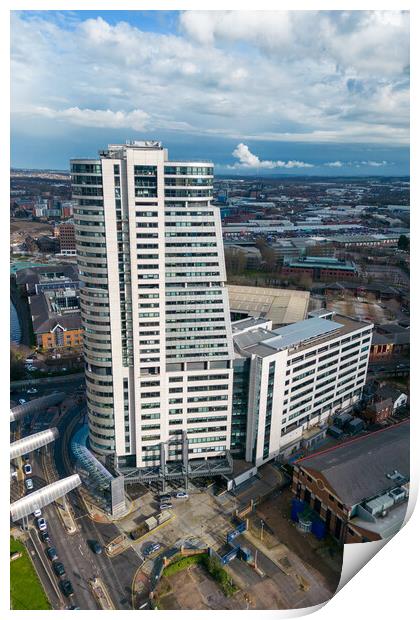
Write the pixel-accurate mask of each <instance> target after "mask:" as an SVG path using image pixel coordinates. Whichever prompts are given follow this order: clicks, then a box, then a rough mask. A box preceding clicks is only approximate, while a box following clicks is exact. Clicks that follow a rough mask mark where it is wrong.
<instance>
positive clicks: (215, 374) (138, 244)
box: [71, 142, 233, 480]
mask: <svg viewBox="0 0 420 620" xmlns="http://www.w3.org/2000/svg"><path fill="white" fill-rule="evenodd" d="M71 175H72V188H73V199H75V200H76V201H77V207H76V208H75V209H74V223H75V235H76V247H77V258H78V266H79V271H80V282H81V285H80V286H81V288H80V300H81V314H82V322H83V327H84V354H85V362H86V386H87V406H88V421H89V445H90V448H91V449H92V451H93V452H94V453H95V454H96V455H97V456H98V457H99V458H100V459H102V460H103V461H104V462H108V463H109V462H112V463H113V466H114V467H115V468H116V469H117V471H120V472H122V473H124V474H125V476H126V478H127V479H131V480H136V479H139V480H141V479H145V478H146V479H147V477H149V479H153V478H155V479H156V478H161V479H164V478H165V477H167V476H168V477H171V475H172V476H176V475H178V474H180V473H182V475H184V476H187V474H188V473H190V474H191V475H194V472H196V474H197V475H198V473H201V475H208V474H209V473H211V472H212V471H215V472H216V473H228V472H229V471H230V470H231V467H232V465H231V459H230V455H229V448H230V434H231V398H232V373H233V368H232V362H233V344H232V337H231V332H230V316H229V305H228V298H227V292H226V288H225V285H224V283H225V279H226V273H225V267H224V257H223V244H222V235H221V225H220V215H219V210H218V209H217V208H216V207H213V206H212V205H211V201H212V191H213V165H212V164H211V163H210V162H207V161H203V160H202V161H188V162H181V161H169V160H168V152H167V150H166V149H164V148H163V147H162V145H161V143H159V142H130V143H127V144H126V145H110V146H109V147H108V149H107V150H104V151H100V153H99V158H98V159H95V160H94V159H74V160H72V161H71ZM107 457H111V458H107ZM171 468H172V469H171ZM171 472H172V474H171Z"/></svg>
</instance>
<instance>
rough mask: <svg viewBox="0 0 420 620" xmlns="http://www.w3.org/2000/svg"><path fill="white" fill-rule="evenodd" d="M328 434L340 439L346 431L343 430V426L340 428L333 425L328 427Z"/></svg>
mask: <svg viewBox="0 0 420 620" xmlns="http://www.w3.org/2000/svg"><path fill="white" fill-rule="evenodd" d="M328 434H329V435H331V437H335V438H336V439H340V437H342V436H343V435H344V431H342V430H341V428H338V426H334V425H333V426H330V427H328Z"/></svg>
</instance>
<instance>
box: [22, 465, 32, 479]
mask: <svg viewBox="0 0 420 620" xmlns="http://www.w3.org/2000/svg"><path fill="white" fill-rule="evenodd" d="M23 471H24V473H25V475H26V476H29V474H31V473H32V465H31V464H30V463H26V464H25V465H24V466H23Z"/></svg>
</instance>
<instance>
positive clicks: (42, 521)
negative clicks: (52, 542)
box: [36, 517, 47, 532]
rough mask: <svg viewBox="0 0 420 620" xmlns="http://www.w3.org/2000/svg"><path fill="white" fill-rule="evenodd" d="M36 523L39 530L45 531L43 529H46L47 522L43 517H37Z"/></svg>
mask: <svg viewBox="0 0 420 620" xmlns="http://www.w3.org/2000/svg"><path fill="white" fill-rule="evenodd" d="M36 524H37V526H38V529H39V531H40V532H45V530H46V529H47V522H46V521H45V519H44V518H43V517H40V518H39V519H37V522H36Z"/></svg>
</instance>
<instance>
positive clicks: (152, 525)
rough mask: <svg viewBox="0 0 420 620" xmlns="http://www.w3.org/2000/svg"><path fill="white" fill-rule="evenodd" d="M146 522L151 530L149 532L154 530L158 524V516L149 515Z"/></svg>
mask: <svg viewBox="0 0 420 620" xmlns="http://www.w3.org/2000/svg"><path fill="white" fill-rule="evenodd" d="M145 523H146V527H147V529H148V530H149V532H150V531H151V530H153V529H154V528H155V527H157V525H158V522H157V519H156V517H149V518H148V519H146V521H145Z"/></svg>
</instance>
